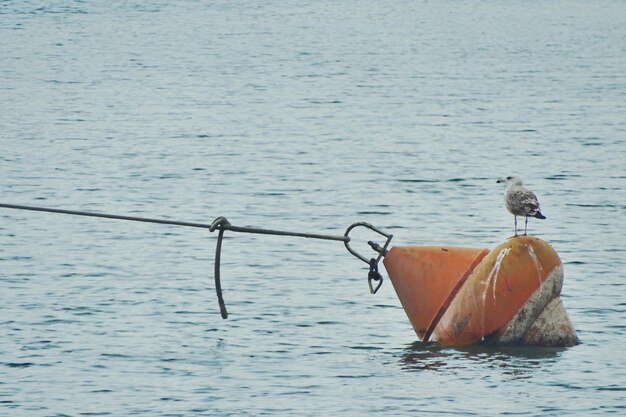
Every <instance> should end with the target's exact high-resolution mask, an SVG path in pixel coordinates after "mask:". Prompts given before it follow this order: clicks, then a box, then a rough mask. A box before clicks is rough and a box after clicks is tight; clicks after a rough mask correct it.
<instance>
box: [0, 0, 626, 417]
mask: <svg viewBox="0 0 626 417" xmlns="http://www.w3.org/2000/svg"><path fill="white" fill-rule="evenodd" d="M625 45H626V8H625V5H624V2H623V1H609V0H600V1H594V2H588V1H552V2H543V1H533V0H528V1H515V2H513V1H490V0H487V1H450V2H433V1H380V0H377V1H360V2H350V1H315V2H313V1H302V0H298V1H296V0H287V1H263V0H262V1H221V0H218V1H210V2H209V1H191V0H190V1H168V0H163V1H154V2H142V1H134V0H130V1H112V2H85V1H63V2H62V1H36V0H33V1H2V2H0V103H1V110H0V202H3V203H12V204H26V205H35V206H43V207H54V208H64V209H74V210H85V211H96V212H105V213H114V214H121V215H131V216H143V217H155V218H167V219H174V220H180V221H192V222H199V223H210V222H211V221H212V220H213V219H214V218H215V217H217V216H226V217H227V218H228V219H229V221H230V222H231V223H232V224H234V225H237V226H253V227H265V228H272V229H280V230H290V231H298V232H309V233H322V234H333V235H335V234H339V235H340V234H342V233H343V232H344V231H345V230H346V228H347V227H348V226H349V225H350V224H352V223H353V222H356V221H366V222H370V223H372V224H374V225H375V226H377V227H379V228H381V229H382V230H384V231H386V232H389V233H393V235H394V238H393V241H392V245H457V246H473V247H487V248H491V247H494V246H496V245H497V244H499V243H500V242H501V241H503V240H505V239H506V238H508V237H509V236H511V235H512V234H513V218H512V216H511V215H510V214H509V213H508V212H506V210H505V208H504V203H503V198H502V195H503V192H504V189H503V188H502V187H501V186H500V184H496V180H497V179H498V178H500V177H503V176H506V175H511V174H517V175H520V176H521V177H522V178H523V179H524V181H525V184H526V185H527V186H528V187H529V188H530V189H532V190H534V191H535V193H536V194H537V196H538V198H539V201H540V203H541V207H542V212H543V213H544V214H545V215H546V216H547V219H546V220H543V221H541V220H537V219H530V222H529V233H530V234H532V235H535V236H538V237H540V238H541V239H544V240H546V241H547V242H549V243H550V244H551V245H552V246H553V247H554V248H555V249H556V251H557V252H558V253H559V255H560V257H561V259H562V261H563V264H564V268H565V282H564V287H563V292H562V298H563V301H564V304H565V307H566V309H567V311H568V312H569V314H570V317H571V320H572V322H573V324H574V327H575V328H576V330H577V332H578V335H579V337H580V339H581V344H580V345H578V346H575V347H572V348H568V349H536V348H535V349H522V348H519V349H492V348H479V347H473V348H460V349H458V348H448V347H441V346H436V345H429V344H423V343H421V342H419V341H418V340H417V337H416V335H415V334H414V332H413V330H412V328H411V325H410V323H409V321H408V319H407V318H406V316H405V314H404V311H403V310H402V308H401V306H400V303H399V301H398V299H397V297H396V295H395V293H394V290H393V288H392V286H391V285H390V283H389V281H388V280H387V279H386V275H385V271H384V270H383V271H382V272H383V275H385V279H386V281H385V282H384V284H383V286H382V288H381V290H380V291H379V292H378V293H377V294H376V295H371V294H369V290H368V286H367V272H368V269H367V265H366V264H364V263H363V262H361V261H359V260H358V259H356V258H354V257H353V256H351V255H350V254H349V253H348V252H347V251H346V250H345V248H344V247H343V244H342V243H341V242H333V241H319V240H310V239H302V238H290V237H275V236H260V235H244V234H235V233H229V232H227V233H226V239H225V240H224V243H223V253H222V286H223V288H224V298H225V301H226V305H227V308H228V310H229V313H230V316H229V318H228V320H222V319H221V317H220V315H219V310H218V306H217V302H216V297H215V293H214V283H213V267H214V264H213V261H214V250H215V243H216V242H215V240H216V239H215V238H216V234H215V233H210V232H209V231H208V230H203V229H190V228H182V227H175V226H164V225H153V224H142V223H129V222H122V221H115V220H104V219H93V218H82V217H71V216H64V215H60V214H46V213H34V212H24V211H14V210H7V209H0V415H2V416H128V415H142V416H259V415H271V416H324V415H325V416H363V415H386V416H398V415H439V414H441V415H475V416H487V415H524V416H536V415H558V416H563V415H621V414H626V400H624V396H625V392H624V391H625V390H626V359H625V357H626V350H625V348H624V346H625V343H624V342H625V339H624V333H625V328H626V324H625V320H626V313H625V311H626V287H625V284H624V282H625V280H624V270H625V269H626V261H625V257H626V256H625V255H626V237H625V233H624V225H626V214H625V213H626V193H625V191H624V188H625V186H626V168H625V166H626V163H625V161H626V118H625V115H626V75H625V74H626V73H625V71H624V69H625V68H626V53H625V52H626V51H625V49H624V48H625ZM354 232H355V233H354V240H353V245H354V247H355V249H357V250H359V251H360V252H362V253H364V254H366V256H367V257H369V256H371V254H373V253H372V252H368V250H369V248H368V246H367V245H366V242H367V240H369V239H372V240H379V243H382V242H380V240H381V239H380V236H377V235H375V234H368V233H366V232H365V231H364V230H356V229H355V231H354Z"/></svg>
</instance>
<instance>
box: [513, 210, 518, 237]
mask: <svg viewBox="0 0 626 417" xmlns="http://www.w3.org/2000/svg"><path fill="white" fill-rule="evenodd" d="M513 218H514V219H515V236H517V216H516V215H513Z"/></svg>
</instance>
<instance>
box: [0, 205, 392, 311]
mask: <svg viewBox="0 0 626 417" xmlns="http://www.w3.org/2000/svg"><path fill="white" fill-rule="evenodd" d="M0 207H2V208H8V209H14V210H29V211H39V212H46V213H58V214H69V215H73V216H87V217H99V218H104V219H113V220H126V221H133V222H144V223H157V224H166V225H173V226H183V227H196V228H202V229H208V230H209V231H210V232H214V231H215V230H219V233H218V236H217V245H216V247H215V292H216V293H217V300H218V303H219V306H220V314H221V316H222V318H224V319H226V318H228V312H227V311H226V304H225V303H224V298H223V295H222V285H221V278H220V263H221V252H222V240H223V238H224V232H225V231H226V230H229V231H231V232H239V233H254V234H263V235H275V236H292V237H303V238H308V239H321V240H334V241H340V242H343V243H344V245H345V247H346V249H348V251H349V252H350V253H351V254H353V255H354V256H356V257H357V258H358V259H360V260H362V261H364V262H365V263H367V264H369V265H370V274H369V276H368V283H369V286H370V291H371V292H372V293H375V292H376V291H377V290H378V288H380V285H381V284H382V276H381V275H380V274H379V273H378V262H379V261H380V259H381V258H382V257H383V256H384V254H385V253H386V249H387V248H388V246H389V243H390V242H391V238H392V237H393V236H392V235H390V234H386V233H384V232H382V231H380V230H379V229H377V228H375V227H374V226H372V225H371V224H369V223H365V222H358V223H354V224H352V225H351V226H350V227H348V229H347V230H346V232H345V233H344V235H343V236H337V235H325V234H318V233H301V232H290V231H284V230H272V229H262V228H258V227H241V226H233V225H232V224H231V223H230V222H229V221H228V219H226V217H223V216H220V217H217V218H216V219H215V220H214V221H213V222H212V223H211V224H205V223H194V222H181V221H177V220H168V219H154V218H148V217H136V216H121V215H118V214H109V213H94V212H89V211H78V210H65V209H55V208H48V207H36V206H25V205H18V204H5V203H0ZM357 226H363V227H366V228H369V229H371V230H373V231H375V232H377V233H379V234H381V235H383V236H385V237H386V238H387V241H386V243H385V244H384V246H383V247H382V248H380V247H379V246H378V245H377V244H373V242H369V243H370V246H372V248H373V249H374V250H375V251H377V252H379V256H378V257H377V258H372V259H370V260H368V259H367V258H365V257H364V256H363V255H360V254H359V253H358V252H356V251H355V250H354V249H352V248H351V247H350V244H349V243H350V236H348V234H349V233H350V231H351V230H352V229H353V228H355V227H357ZM372 280H376V281H380V282H379V284H378V286H377V287H376V289H373V288H372V284H371V281H372Z"/></svg>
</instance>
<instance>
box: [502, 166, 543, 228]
mask: <svg viewBox="0 0 626 417" xmlns="http://www.w3.org/2000/svg"><path fill="white" fill-rule="evenodd" d="M497 182H498V183H501V182H504V183H506V184H507V187H506V191H505V192H504V205H505V206H506V209H507V210H508V211H509V212H510V213H511V214H512V215H513V216H514V219H515V236H517V216H524V217H525V218H526V221H525V222H524V236H526V230H527V229H528V218H529V217H536V218H538V219H545V218H546V216H544V215H543V214H541V208H540V207H539V200H537V196H536V195H535V193H533V192H532V191H530V190H529V189H527V188H526V187H524V186H523V185H522V180H521V178H520V177H516V176H509V177H506V178H502V179H499V180H498V181H497Z"/></svg>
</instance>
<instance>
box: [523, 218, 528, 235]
mask: <svg viewBox="0 0 626 417" xmlns="http://www.w3.org/2000/svg"><path fill="white" fill-rule="evenodd" d="M527 228H528V216H526V221H525V222H524V236H526V229H527Z"/></svg>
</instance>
